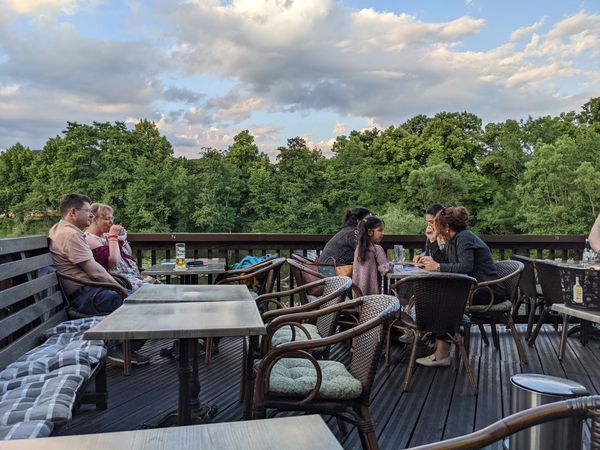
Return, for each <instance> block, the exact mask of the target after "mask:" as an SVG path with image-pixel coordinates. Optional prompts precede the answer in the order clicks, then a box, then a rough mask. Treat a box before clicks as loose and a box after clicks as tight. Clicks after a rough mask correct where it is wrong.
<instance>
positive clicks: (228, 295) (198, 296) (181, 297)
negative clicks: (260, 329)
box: [124, 284, 253, 303]
mask: <svg viewBox="0 0 600 450" xmlns="http://www.w3.org/2000/svg"><path fill="white" fill-rule="evenodd" d="M221 301H223V302H232V301H253V298H252V295H250V291H249V290H248V288H247V287H246V286H244V285H241V284H224V285H218V286H215V285H211V284H200V285H198V284H196V285H189V284H145V285H143V286H142V287H140V288H139V289H138V290H137V291H135V292H134V293H133V294H131V295H130V296H129V297H127V298H126V299H125V300H124V302H125V303H169V302H221Z"/></svg>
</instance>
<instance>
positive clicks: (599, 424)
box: [409, 395, 600, 450]
mask: <svg viewBox="0 0 600 450" xmlns="http://www.w3.org/2000/svg"><path fill="white" fill-rule="evenodd" d="M573 417H578V418H580V419H581V420H585V419H592V431H591V433H590V450H600V396H598V395H594V396H589V397H579V398H573V399H569V400H563V401H561V402H555V403H548V404H546V405H542V406H537V407H535V408H530V409H526V410H524V411H520V412H518V413H515V414H513V415H511V416H508V417H505V418H504V419H501V420H499V421H497V422H494V423H493V424H491V425H488V426H487V427H485V428H483V429H481V430H478V431H475V432H474V433H471V434H466V435H464V436H459V437H456V438H452V439H448V440H445V441H441V442H436V443H433V444H427V445H420V446H418V447H412V448H410V449H409V450H467V449H476V448H484V447H486V448H487V447H488V446H489V445H490V444H493V443H494V442H497V441H499V440H500V439H503V438H505V437H507V436H510V435H511V434H514V433H516V432H518V431H522V430H525V429H527V428H530V427H533V426H536V425H540V424H542V423H546V422H550V421H553V420H558V419H564V418H573Z"/></svg>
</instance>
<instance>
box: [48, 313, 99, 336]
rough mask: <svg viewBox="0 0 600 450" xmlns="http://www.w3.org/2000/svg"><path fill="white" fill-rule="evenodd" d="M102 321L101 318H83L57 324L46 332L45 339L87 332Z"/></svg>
mask: <svg viewBox="0 0 600 450" xmlns="http://www.w3.org/2000/svg"><path fill="white" fill-rule="evenodd" d="M102 319H104V317H103V316H92V317H84V318H81V319H74V320H67V321H66V322H62V323H59V324H58V325H56V326H55V327H54V328H49V329H47V330H46V332H45V334H46V337H50V336H54V335H55V334H61V333H74V332H77V331H87V330H89V329H90V328H92V327H93V326H94V325H96V324H98V323H100V322H101V321H102Z"/></svg>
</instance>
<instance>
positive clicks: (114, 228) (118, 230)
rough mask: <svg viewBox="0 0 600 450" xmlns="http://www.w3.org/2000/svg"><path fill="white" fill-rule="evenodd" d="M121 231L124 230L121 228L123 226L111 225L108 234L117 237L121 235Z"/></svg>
mask: <svg viewBox="0 0 600 450" xmlns="http://www.w3.org/2000/svg"><path fill="white" fill-rule="evenodd" d="M123 230H125V228H123V226H121V225H114V224H113V225H111V226H110V230H108V234H113V235H115V236H118V235H120V234H122V233H123Z"/></svg>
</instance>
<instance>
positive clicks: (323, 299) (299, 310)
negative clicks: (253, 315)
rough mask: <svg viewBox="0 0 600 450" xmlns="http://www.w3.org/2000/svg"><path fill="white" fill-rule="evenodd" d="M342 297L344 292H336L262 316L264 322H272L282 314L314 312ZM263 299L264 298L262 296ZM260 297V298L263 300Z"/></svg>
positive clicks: (265, 313)
mask: <svg viewBox="0 0 600 450" xmlns="http://www.w3.org/2000/svg"><path fill="white" fill-rule="evenodd" d="M305 286H308V284H305ZM342 295H344V296H345V295H346V294H345V293H344V292H339V291H334V292H332V293H331V294H327V295H324V296H323V297H320V298H318V299H317V300H315V301H313V302H310V303H306V304H304V305H298V306H290V307H287V308H283V309H275V310H270V311H265V312H264V313H263V315H262V318H263V320H265V321H266V320H272V318H273V317H276V316H280V315H282V314H285V315H287V314H294V313H302V312H305V311H312V310H315V309H319V307H320V306H321V305H323V304H324V303H327V302H328V301H330V300H333V299H334V298H336V297H339V296H342ZM261 297H263V296H261ZM261 297H259V298H261ZM259 306H260V305H259Z"/></svg>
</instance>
